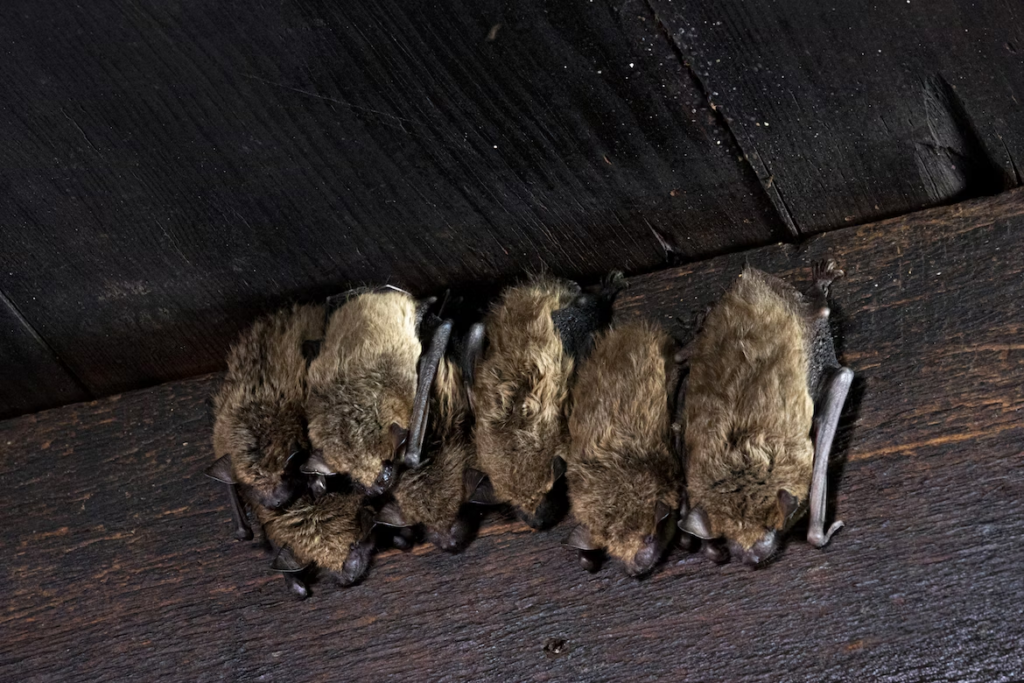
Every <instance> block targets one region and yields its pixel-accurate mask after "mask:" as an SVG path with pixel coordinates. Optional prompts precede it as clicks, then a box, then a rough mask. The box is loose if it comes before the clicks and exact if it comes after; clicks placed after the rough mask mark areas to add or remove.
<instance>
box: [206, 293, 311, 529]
mask: <svg viewBox="0 0 1024 683" xmlns="http://www.w3.org/2000/svg"><path fill="white" fill-rule="evenodd" d="M323 320H324V308H323V306H308V305H307V306H300V305H296V306H293V307H291V308H289V309H284V310H281V311H278V312H276V313H273V314H271V315H267V316H264V317H262V318H259V319H258V320H256V322H254V323H253V324H252V326H250V327H249V328H248V329H247V330H245V331H244V332H243V333H242V334H241V335H240V337H239V338H238V340H237V341H236V342H235V344H234V345H233V346H232V347H231V350H230V351H229V353H228V370H227V373H226V375H225V377H224V381H223V383H222V385H221V387H220V390H219V391H218V393H217V395H216V396H215V397H214V415H215V418H214V428H213V447H214V454H215V455H217V456H219V457H218V460H217V461H216V462H215V463H214V464H213V465H211V466H210V467H209V468H208V469H207V470H206V474H207V475H209V476H210V477H212V478H214V479H216V480H217V481H220V482H223V483H225V484H227V489H228V500H229V503H230V508H231V514H232V519H233V521H234V524H235V537H236V538H238V539H240V540H248V539H251V538H252V530H251V528H249V525H248V522H247V521H246V515H245V512H244V510H243V509H242V502H241V499H240V493H239V489H241V492H242V494H244V495H245V497H246V498H248V499H249V500H251V501H252V502H254V503H256V504H258V505H260V506H263V507H266V508H269V509H279V508H281V507H284V506H286V505H288V504H289V503H290V502H292V501H293V500H294V499H295V498H296V497H297V496H298V495H300V494H301V493H302V492H303V491H304V490H305V488H306V478H305V477H304V476H303V475H302V473H301V472H300V471H299V470H300V467H301V466H302V464H303V461H304V460H305V458H306V457H307V456H308V454H309V440H308V437H307V435H306V412H305V394H306V365H307V359H306V356H305V355H304V353H303V346H304V343H306V342H307V341H308V340H312V339H317V338H319V337H322V336H323Z"/></svg>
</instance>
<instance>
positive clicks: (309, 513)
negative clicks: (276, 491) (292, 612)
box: [256, 490, 373, 597]
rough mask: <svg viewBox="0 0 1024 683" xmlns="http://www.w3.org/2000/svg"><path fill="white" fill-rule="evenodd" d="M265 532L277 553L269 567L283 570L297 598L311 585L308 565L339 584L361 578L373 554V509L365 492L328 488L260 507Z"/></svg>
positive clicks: (303, 595) (261, 521)
mask: <svg viewBox="0 0 1024 683" xmlns="http://www.w3.org/2000/svg"><path fill="white" fill-rule="evenodd" d="M256 511H257V517H258V518H259V520H260V523H261V524H262V525H263V531H264V534H265V535H266V537H267V540H268V541H269V542H270V544H271V547H272V548H274V549H275V550H277V556H276V557H275V559H274V563H273V564H272V565H271V567H272V568H273V569H275V570H277V571H280V572H283V573H284V575H285V579H286V581H288V585H289V587H290V588H291V589H292V591H293V592H295V593H296V594H297V595H298V596H299V597H306V595H307V594H308V589H307V588H306V585H305V583H304V582H303V581H302V578H301V574H302V573H303V572H304V571H306V570H309V569H312V570H314V571H315V572H318V573H319V574H321V575H324V574H326V575H327V576H329V577H331V578H333V579H334V580H335V582H336V583H337V584H338V585H340V586H351V585H352V584H354V583H356V582H357V581H359V580H360V579H361V578H362V577H363V576H364V575H365V574H366V571H367V569H369V566H370V558H371V557H372V555H373V541H372V539H371V531H372V529H373V509H372V508H369V507H367V506H365V505H364V504H363V497H362V495H360V494H358V493H355V492H353V491H351V490H349V491H337V490H330V491H327V492H326V493H324V494H322V495H320V496H312V495H304V496H302V497H301V498H299V499H298V500H297V501H295V502H294V503H293V504H292V505H290V506H289V507H288V508H287V509H285V510H269V509H267V508H257V509H256Z"/></svg>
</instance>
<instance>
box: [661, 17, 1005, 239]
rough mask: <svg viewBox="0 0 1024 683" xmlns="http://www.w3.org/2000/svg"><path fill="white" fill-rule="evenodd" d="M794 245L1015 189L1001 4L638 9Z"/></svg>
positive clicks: (1003, 21) (1003, 22)
mask: <svg viewBox="0 0 1024 683" xmlns="http://www.w3.org/2000/svg"><path fill="white" fill-rule="evenodd" d="M650 3H651V5H652V6H653V7H654V9H655V11H656V13H657V16H658V18H659V20H660V22H661V23H662V25H663V26H664V27H665V30H666V32H667V33H668V34H669V35H671V36H672V39H673V41H674V42H675V44H676V45H677V46H678V47H679V49H680V52H681V54H682V56H683V58H684V59H686V60H687V63H688V64H689V66H690V69H691V70H692V72H693V74H694V75H695V76H696V77H697V78H698V79H699V80H700V82H701V84H702V85H703V87H704V90H705V92H706V94H707V96H708V99H709V100H710V101H711V102H713V103H714V105H715V106H716V107H717V109H718V111H719V112H720V113H721V114H722V115H723V116H724V117H725V120H726V121H727V122H728V125H729V129H730V131H731V133H732V134H733V135H735V136H736V139H737V141H738V142H739V144H740V147H742V149H743V151H744V153H745V154H746V156H747V158H748V159H749V160H750V163H751V164H752V165H753V167H754V168H755V169H756V171H757V173H758V176H759V177H760V178H761V181H762V184H763V185H764V187H765V188H766V190H767V191H768V193H769V194H770V195H771V196H772V200H773V201H774V202H775V206H776V208H778V209H779V211H780V212H781V213H782V214H783V216H784V217H786V219H787V221H790V222H791V224H792V225H794V226H795V227H796V228H797V229H799V230H800V231H802V232H816V231H819V230H823V229H831V228H835V227H836V226H841V225H851V224H854V223H863V222H865V221H867V220H871V219H878V218H881V217H885V216H893V215H898V214H903V213H906V212H908V211H913V210H915V209H920V208H923V207H926V206H935V205H937V204H941V203H945V202H952V201H957V200H960V199H965V198H967V197H971V196H980V195H986V194H994V193H996V192H998V191H1000V190H1002V189H1004V188H1006V187H1015V186H1018V185H1020V184H1021V182H1022V179H1021V172H1022V169H1024V107H1022V106H1021V103H1022V102H1024V10H1022V7H1021V5H1020V3H1019V2H1016V1H1015V0H988V1H986V2H974V1H972V0H930V1H928V2H921V1H920V0H913V2H911V1H910V0H906V1H904V0H900V1H899V2H893V3H882V4H877V3H867V2H858V1H856V0H855V1H851V2H817V1H816V0H763V1H758V2H719V1H717V0H650Z"/></svg>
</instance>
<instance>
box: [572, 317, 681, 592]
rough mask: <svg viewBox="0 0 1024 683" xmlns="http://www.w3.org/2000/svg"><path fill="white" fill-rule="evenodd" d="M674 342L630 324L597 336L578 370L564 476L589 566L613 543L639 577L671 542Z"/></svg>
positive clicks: (614, 552)
mask: <svg viewBox="0 0 1024 683" xmlns="http://www.w3.org/2000/svg"><path fill="white" fill-rule="evenodd" d="M675 347H676V345H675V342H674V341H673V340H672V339H671V338H670V337H669V336H668V335H667V334H666V333H665V332H664V331H662V330H661V329H659V328H658V327H656V326H654V325H652V324H650V323H646V322H636V323H626V324H623V325H619V326H615V327H613V328H611V329H610V330H608V331H607V332H606V333H604V334H602V335H600V336H598V338H597V341H596V342H595V345H594V349H593V352H592V353H591V354H590V356H589V357H588V358H587V360H585V361H584V362H583V363H582V365H581V366H580V368H579V371H578V374H577V378H576V383H575V386H574V387H573V392H572V403H573V405H572V414H571V416H570V418H569V433H570V436H571V442H570V445H569V457H568V459H567V465H568V470H567V474H566V476H567V478H568V484H569V499H570V502H571V503H572V514H573V516H574V517H575V518H576V519H577V521H579V522H580V526H578V527H576V529H575V530H574V531H573V532H572V534H571V535H570V536H569V538H568V539H567V541H566V543H567V544H568V545H571V546H573V547H576V548H578V549H579V551H580V562H581V564H582V565H583V566H584V567H585V568H587V569H592V568H593V567H594V566H595V559H596V558H595V554H596V553H600V552H601V551H602V550H606V551H607V553H608V554H609V555H611V556H613V557H616V558H618V559H619V560H621V561H622V563H623V564H624V565H625V568H626V571H627V573H629V574H631V575H634V576H640V575H643V574H646V573H647V572H649V571H650V570H651V569H653V567H654V565H655V563H656V562H657V561H658V559H659V558H660V557H661V556H662V555H663V554H664V552H665V550H666V549H667V548H668V545H669V543H670V542H671V541H672V537H673V535H674V532H675V529H676V525H675V511H676V510H677V509H678V508H679V506H680V494H681V491H682V489H683V482H682V465H681V463H680V461H679V457H678V455H677V454H676V453H675V452H674V449H673V446H672V438H671V427H670V422H671V418H670V415H672V413H673V406H672V405H671V404H672V403H674V397H675V388H676V385H677V383H678V376H679V370H678V366H677V364H676V362H675V360H674V355H675V350H676V348H675Z"/></svg>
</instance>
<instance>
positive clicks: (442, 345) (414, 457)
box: [405, 320, 452, 469]
mask: <svg viewBox="0 0 1024 683" xmlns="http://www.w3.org/2000/svg"><path fill="white" fill-rule="evenodd" d="M451 335H452V321H451V320H445V321H444V322H443V323H441V324H440V325H438V327H437V330H436V331H435V332H434V336H433V338H432V339H431V341H430V348H429V349H428V350H427V353H426V354H425V355H424V356H422V357H421V358H420V368H419V378H418V381H417V384H416V397H415V400H414V402H413V406H412V419H411V420H410V421H409V422H410V424H409V442H408V445H407V446H406V449H405V465H406V467H409V468H411V469H416V468H418V467H419V466H420V455H421V454H422V452H423V439H424V437H425V436H426V433H427V416H428V414H429V412H430V389H431V387H432V386H433V385H434V377H435V376H436V375H437V367H438V366H439V365H440V364H441V359H442V358H443V357H444V352H445V350H446V349H447V348H448V340H449V339H450V338H451Z"/></svg>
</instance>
